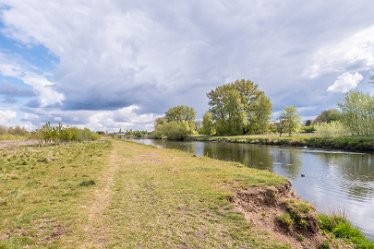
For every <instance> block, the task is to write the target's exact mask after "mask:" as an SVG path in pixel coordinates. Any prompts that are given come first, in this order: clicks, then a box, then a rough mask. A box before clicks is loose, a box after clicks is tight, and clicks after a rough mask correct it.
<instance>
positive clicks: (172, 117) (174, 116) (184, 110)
mask: <svg viewBox="0 0 374 249" xmlns="http://www.w3.org/2000/svg"><path fill="white" fill-rule="evenodd" d="M195 117H196V112H195V110H194V109H193V108H192V107H189V106H185V105H178V106H175V107H171V108H169V109H168V110H167V111H166V113H165V119H166V120H167V122H177V123H182V124H184V125H185V126H186V129H187V130H188V131H191V132H192V131H194V130H195V129H196V127H195Z"/></svg>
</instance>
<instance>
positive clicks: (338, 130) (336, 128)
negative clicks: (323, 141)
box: [314, 121, 349, 137]
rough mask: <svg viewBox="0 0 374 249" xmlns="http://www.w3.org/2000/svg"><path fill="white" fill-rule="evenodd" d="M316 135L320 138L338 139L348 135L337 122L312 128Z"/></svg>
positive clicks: (344, 128) (343, 127)
mask: <svg viewBox="0 0 374 249" xmlns="http://www.w3.org/2000/svg"><path fill="white" fill-rule="evenodd" d="M314 128H315V130H316V134H317V135H318V136H321V137H339V136H345V135H348V134H349V132H348V129H347V128H346V127H345V126H344V125H343V124H342V123H341V122H339V121H332V122H330V123H319V124H316V125H315V126H314Z"/></svg>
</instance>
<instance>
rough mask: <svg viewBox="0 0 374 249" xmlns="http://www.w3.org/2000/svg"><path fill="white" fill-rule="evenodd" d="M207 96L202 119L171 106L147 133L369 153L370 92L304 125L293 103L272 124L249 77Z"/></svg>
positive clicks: (373, 103) (373, 112)
mask: <svg viewBox="0 0 374 249" xmlns="http://www.w3.org/2000/svg"><path fill="white" fill-rule="evenodd" d="M207 96H208V98H209V106H210V109H209V110H208V111H207V112H206V113H205V114H204V116H203V120H202V122H196V121H195V116H196V113H195V111H194V110H193V108H191V107H188V106H183V105H180V106H176V107H172V108H170V109H169V110H168V111H167V112H166V113H165V116H164V117H161V118H158V119H157V120H156V122H155V131H154V132H153V133H152V134H151V135H150V136H151V137H152V138H166V139H171V140H186V139H193V140H207V141H227V142H249V143H260V144H277V145H284V144H286V145H298V146H311V147H322V148H333V149H346V150H359V151H374V139H373V138H374V96H372V95H370V94H365V93H362V92H355V91H351V92H349V93H347V94H346V95H345V97H344V99H343V100H342V101H340V102H339V103H338V107H339V110H336V109H330V110H326V111H323V112H322V113H321V114H320V115H319V116H318V117H317V118H316V119H315V120H314V121H312V120H307V121H305V123H304V124H301V118H300V115H299V114H298V112H297V109H296V107H294V106H287V107H285V108H284V110H283V111H282V112H281V113H280V115H279V117H278V118H277V119H276V120H275V121H273V122H271V121H270V120H271V112H272V104H271V102H270V100H269V98H268V97H267V96H266V95H265V93H264V92H263V91H261V90H259V89H258V85H256V84H255V83H253V82H252V81H249V80H237V81H234V82H231V83H226V84H224V85H222V86H218V87H217V88H215V89H213V90H212V91H210V92H209V93H208V94H207ZM300 132H301V133H302V134H300ZM295 133H296V134H299V135H297V136H294V134H295ZM199 134H200V136H198V135H199ZM277 134H278V135H277ZM285 135H287V136H285Z"/></svg>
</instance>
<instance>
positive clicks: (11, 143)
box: [0, 140, 38, 149]
mask: <svg viewBox="0 0 374 249" xmlns="http://www.w3.org/2000/svg"><path fill="white" fill-rule="evenodd" d="M37 143H38V141H36V140H0V149H4V148H13V147H17V146H23V145H33V144H37Z"/></svg>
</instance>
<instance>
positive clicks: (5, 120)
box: [0, 110, 17, 126]
mask: <svg viewBox="0 0 374 249" xmlns="http://www.w3.org/2000/svg"><path fill="white" fill-rule="evenodd" d="M16 117H17V113H16V112H15V111H10V110H0V124H1V125H5V126H10V121H11V120H13V119H15V118H16Z"/></svg>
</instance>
